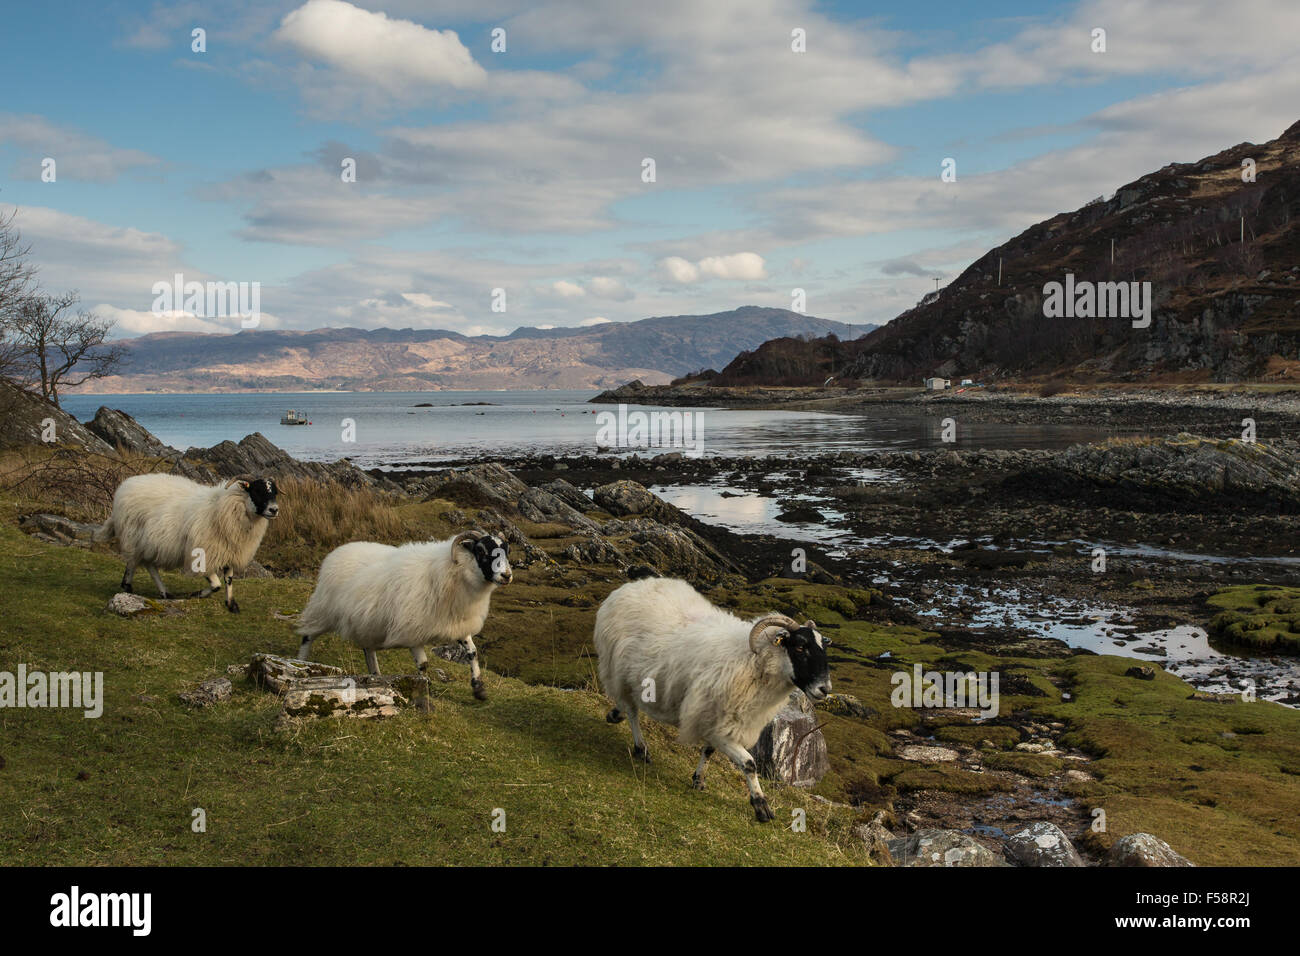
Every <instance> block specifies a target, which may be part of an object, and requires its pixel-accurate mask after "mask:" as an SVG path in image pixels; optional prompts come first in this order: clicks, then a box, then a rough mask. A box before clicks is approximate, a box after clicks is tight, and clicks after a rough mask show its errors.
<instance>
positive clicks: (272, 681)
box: [246, 654, 343, 694]
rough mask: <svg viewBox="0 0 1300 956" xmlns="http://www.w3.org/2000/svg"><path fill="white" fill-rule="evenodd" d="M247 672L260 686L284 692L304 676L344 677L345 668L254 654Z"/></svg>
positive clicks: (273, 655) (279, 692) (272, 655)
mask: <svg viewBox="0 0 1300 956" xmlns="http://www.w3.org/2000/svg"><path fill="white" fill-rule="evenodd" d="M246 673H247V674H248V676H249V677H251V678H252V679H253V681H254V682H256V683H257V684H259V685H260V686H263V687H266V688H267V689H269V690H273V691H275V692H276V693H277V694H284V693H287V692H288V691H289V690H290V688H291V685H292V684H293V682H294V681H296V680H301V679H303V678H304V677H342V676H343V668H341V667H332V666H330V665H329V664H317V663H314V662H312V661H299V660H294V659H293V658H290V657H278V656H276V655H275V654H254V655H253V660H252V661H251V662H250V663H249V665H248V667H247V668H246Z"/></svg>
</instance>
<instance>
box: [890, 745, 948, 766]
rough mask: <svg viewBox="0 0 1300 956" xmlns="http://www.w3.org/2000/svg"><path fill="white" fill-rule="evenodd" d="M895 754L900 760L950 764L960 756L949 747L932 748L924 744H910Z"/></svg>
mask: <svg viewBox="0 0 1300 956" xmlns="http://www.w3.org/2000/svg"><path fill="white" fill-rule="evenodd" d="M895 753H896V754H897V755H898V758H899V759H900V760H914V761H916V762H917V763H948V762H951V761H953V760H956V759H957V758H958V757H959V756H960V754H958V753H957V751H955V750H952V749H950V748H948V747H930V746H926V745H924V744H908V745H907V746H906V747H899V748H898V750H897V751H895Z"/></svg>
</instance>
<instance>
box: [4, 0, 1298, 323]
mask: <svg viewBox="0 0 1300 956" xmlns="http://www.w3.org/2000/svg"><path fill="white" fill-rule="evenodd" d="M196 27H197V28H202V29H203V30H205V31H206V50H204V51H203V52H195V51H193V50H192V49H191V45H192V30H193V29H194V28H196ZM495 28H501V29H504V30H505V37H506V50H505V51H504V52H494V51H493V50H492V49H491V46H490V44H491V32H492V30H493V29H495ZM1096 28H1101V29H1104V30H1105V31H1106V36H1105V41H1106V49H1105V51H1104V52H1098V51H1096V50H1094V49H1093V48H1092V47H1093V45H1094V41H1093V37H1092V31H1093V30H1094V29H1096ZM795 29H802V30H804V31H805V32H806V51H805V52H801V53H797V52H794V51H793V50H792V49H791V31H792V30H795ZM6 33H7V35H8V36H10V37H11V38H17V40H18V42H16V43H11V44H9V45H8V48H7V51H6V57H5V58H4V61H3V65H0V73H3V74H4V79H5V80H6V81H7V83H6V85H7V88H8V89H10V90H14V91H17V92H18V95H17V96H16V97H12V98H11V99H10V101H9V108H8V109H7V110H5V109H0V212H6V211H8V210H10V209H13V208H16V210H17V219H16V223H17V225H18V227H19V228H20V229H21V231H22V233H23V236H24V238H25V239H26V240H28V241H29V242H31V244H32V246H33V256H34V259H35V261H36V262H37V263H38V264H39V265H40V269H41V271H40V279H41V281H42V283H43V284H44V285H45V286H46V287H47V288H48V289H50V290H51V291H55V290H62V289H66V288H76V289H79V290H80V292H81V294H82V299H83V303H84V304H85V305H87V306H89V307H92V308H94V309H95V310H96V311H99V312H101V313H102V314H105V315H108V316H110V317H112V318H115V319H116V320H117V321H118V323H119V331H120V333H121V334H124V335H131V334H140V333H144V332H152V331H167V330H175V329H196V330H201V331H235V330H237V328H238V319H237V318H226V317H221V316H205V315H195V314H186V313H182V312H176V311H156V310H155V309H154V308H153V304H154V295H153V293H152V287H153V284H154V283H155V282H159V281H170V280H171V277H172V276H173V275H174V274H175V273H178V272H179V273H182V274H183V275H184V276H185V278H186V279H187V280H197V281H236V282H238V281H244V282H258V283H260V286H261V307H262V312H263V324H264V325H265V326H268V327H283V328H315V327H319V326H325V325H356V326H362V327H378V326H390V327H396V328H403V327H416V328H450V329H455V330H458V331H463V332H467V333H471V334H476V333H492V334H501V333H505V332H509V331H511V330H512V329H514V328H516V327H518V326H521V325H560V326H567V325H579V324H583V323H595V322H599V321H606V320H608V321H627V320H631V319H636V318H643V317H645V316H649V315H670V314H682V313H702V312H713V311H719V310H724V309H728V308H732V307H735V306H737V305H742V304H758V305H771V306H782V307H788V306H789V305H790V303H791V293H792V290H793V289H795V288H802V289H804V290H806V295H807V310H808V311H809V312H810V313H812V314H815V315H821V316H824V317H827V318H835V319H839V320H841V321H847V322H884V321H887V320H888V319H890V318H892V317H893V316H895V315H897V314H898V313H899V312H900V311H902V310H903V309H906V308H908V307H910V306H911V305H912V304H913V303H914V302H915V301H916V300H917V299H918V298H919V297H920V296H921V295H923V294H924V293H925V292H926V291H928V290H930V289H933V288H934V280H935V278H938V279H939V280H940V282H942V281H945V280H946V279H950V278H952V277H953V276H955V275H956V274H957V273H958V272H960V271H961V269H962V268H964V267H965V265H967V264H968V263H969V262H970V261H971V260H972V259H974V258H976V257H977V256H979V255H980V254H981V253H982V252H983V251H984V250H985V249H987V248H988V247H990V246H992V245H996V244H998V243H1000V242H1002V241H1004V240H1005V239H1007V238H1008V237H1010V236H1012V235H1014V234H1016V233H1018V232H1019V231H1021V230H1022V229H1024V228H1025V227H1026V226H1028V225H1030V224H1032V223H1033V222H1036V221H1038V220H1040V219H1042V218H1045V217H1047V216H1050V215H1053V214H1055V213H1057V212H1060V211H1062V210H1065V209H1071V208H1075V207H1077V206H1079V205H1081V204H1082V203H1084V202H1086V201H1087V200H1089V199H1091V198H1093V197H1094V196H1097V195H1101V194H1109V193H1111V192H1113V191H1114V189H1115V188H1116V187H1117V186H1119V185H1122V184H1123V183H1125V182H1128V181H1130V180H1132V179H1134V178H1136V177H1137V176H1139V175H1142V174H1143V173H1145V172H1149V171H1151V170H1153V169H1156V168H1158V167H1160V166H1162V165H1164V164H1166V163H1168V162H1172V161H1189V160H1194V159H1198V158H1200V157H1202V156H1204V155H1207V154H1210V153H1214V152H1217V151H1218V150H1220V149H1222V148H1225V147H1227V146H1229V145H1233V144H1236V143H1238V142H1241V141H1243V140H1253V141H1256V142H1261V141H1263V140H1266V139H1270V138H1272V137H1274V136H1276V135H1277V134H1278V133H1280V132H1281V131H1282V130H1283V129H1284V128H1286V127H1287V126H1289V125H1290V124H1291V123H1293V122H1295V121H1296V120H1297V119H1300V115H1298V114H1300V107H1297V106H1296V105H1295V104H1300V52H1298V48H1297V46H1296V44H1295V43H1294V37H1295V36H1297V35H1300V4H1296V3H1294V0H1246V2H1240V3H1234V4H1232V5H1230V6H1229V5H1225V4H1222V3H1221V2H1211V0H1180V2H1160V0H1094V2H1082V3H1062V4H1055V5H1052V4H1044V3H1020V2H984V3H979V4H971V3H958V2H939V3H925V4H918V3H914V2H911V3H881V4H871V5H870V6H867V5H863V4H851V3H809V2H802V0H744V2H740V0H711V2H709V3H707V4H701V3H699V2H696V0H664V2H660V3H655V4H645V3H643V2H628V3H623V2H605V3H598V2H581V0H541V2H514V0H473V2H471V0H453V2H448V3H437V2H410V0H397V2H391V3H357V4H351V3H345V2H342V0H306V2H299V0H287V2H278V0H271V2H257V3H243V2H223V3H206V2H203V0H191V2H182V3H175V4H171V3H159V4H149V3H141V4H136V3H116V4H102V3H84V4H83V3H57V2H56V3H51V4H43V5H29V6H27V7H21V8H17V7H16V8H13V9H10V10H8V11H7V12H6ZM348 157H350V158H352V159H355V161H356V165H357V171H358V176H357V181H356V182H354V183H345V182H343V181H342V178H341V176H340V170H341V165H340V164H341V162H342V161H343V159H344V158H348ZM646 157H652V158H654V160H655V163H656V173H657V176H656V181H655V182H654V183H645V182H643V181H642V178H641V163H642V160H643V159H644V158H646ZM947 157H952V158H953V159H955V160H956V162H957V180H956V181H955V182H950V183H945V182H941V181H940V177H939V173H940V164H941V162H942V161H943V160H944V159H945V158H947ZM47 158H49V159H53V160H54V161H55V164H56V165H55V171H56V176H55V179H54V181H53V182H47V181H43V180H42V178H41V174H42V162H43V160H45V159H47ZM495 288H504V289H505V290H506V294H507V300H506V301H507V311H506V312H505V313H500V312H493V311H492V310H491V302H492V290H493V289H495Z"/></svg>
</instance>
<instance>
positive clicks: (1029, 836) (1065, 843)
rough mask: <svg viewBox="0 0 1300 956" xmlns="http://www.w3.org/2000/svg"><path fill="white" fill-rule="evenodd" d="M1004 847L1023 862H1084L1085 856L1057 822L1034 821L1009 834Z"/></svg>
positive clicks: (1040, 863) (1012, 856)
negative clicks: (1080, 853) (1082, 855)
mask: <svg viewBox="0 0 1300 956" xmlns="http://www.w3.org/2000/svg"><path fill="white" fill-rule="evenodd" d="M1003 850H1004V852H1005V853H1006V855H1007V856H1009V857H1010V858H1011V859H1012V860H1014V861H1015V862H1016V863H1019V864H1020V865H1021V866H1083V865H1084V863H1083V857H1081V856H1079V852H1078V851H1077V850H1076V849H1075V848H1074V844H1073V843H1071V842H1070V838H1069V837H1068V836H1066V835H1065V833H1064V832H1062V830H1061V828H1060V827H1058V826H1057V825H1056V824H1055V823H1046V822H1043V823H1031V824H1029V826H1027V827H1025V828H1024V829H1023V830H1019V831H1017V832H1016V833H1013V834H1012V835H1011V836H1009V837H1007V839H1006V841H1005V843H1004V846H1003Z"/></svg>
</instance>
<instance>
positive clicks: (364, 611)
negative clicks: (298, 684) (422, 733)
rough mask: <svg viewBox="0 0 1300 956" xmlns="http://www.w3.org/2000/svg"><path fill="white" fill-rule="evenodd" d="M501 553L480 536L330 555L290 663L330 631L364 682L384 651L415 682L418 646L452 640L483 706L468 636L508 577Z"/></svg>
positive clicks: (363, 544) (359, 545)
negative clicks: (406, 667) (411, 661)
mask: <svg viewBox="0 0 1300 956" xmlns="http://www.w3.org/2000/svg"><path fill="white" fill-rule="evenodd" d="M508 550H509V546H508V545H507V544H506V542H505V541H504V540H503V539H501V538H499V537H497V536H496V535H489V534H484V533H483V532H481V531H465V532H462V533H461V534H458V535H456V537H454V538H451V539H450V540H447V541H426V542H418V543H411V544H404V545H401V546H400V547H393V546H392V545H387V544H376V543H374V542H371V541H354V542H352V543H351V544H345V545H343V546H341V547H338V548H335V549H334V550H333V551H331V552H330V553H329V554H328V555H326V556H325V560H324V561H323V562H321V566H320V574H319V575H318V576H317V578H316V589H315V590H314V591H313V592H312V595H311V599H310V600H309V601H308V602H307V606H306V607H305V608H304V609H303V612H302V617H301V618H300V621H299V627H298V634H299V635H300V636H301V637H302V644H301V646H300V647H299V648H298V659H299V660H304V661H305V660H307V659H308V657H309V656H310V654H311V644H312V641H314V640H315V639H316V638H317V637H319V636H320V635H321V634H324V633H325V632H326V631H335V632H337V633H338V634H339V635H340V636H342V637H343V638H344V639H345V640H348V641H351V642H352V643H353V644H356V645H357V646H358V647H360V648H361V649H362V650H363V651H365V655H366V666H367V667H368V668H370V673H372V674H378V673H379V660H378V658H377V657H376V655H375V652H376V651H379V650H386V649H388V648H392V647H405V648H409V649H410V651H411V656H412V657H414V658H415V663H416V666H417V667H418V668H419V669H420V673H422V674H423V673H424V671H425V669H426V667H427V666H428V662H429V658H428V655H427V654H426V653H425V650H424V645H425V644H427V643H429V642H430V641H433V640H436V639H439V638H441V639H445V640H455V641H458V642H459V643H460V645H461V647H462V648H464V650H465V653H466V654H467V655H468V658H469V669H470V686H471V687H472V688H473V690H474V696H475V697H477V698H478V699H479V700H486V699H487V693H486V691H485V690H484V688H483V678H482V676H481V673H480V671H479V662H478V648H476V647H475V646H474V635H475V634H477V633H479V631H480V630H482V628H483V621H484V620H485V619H486V618H487V613H488V602H489V601H490V599H491V597H492V592H493V590H494V589H495V588H496V587H497V585H499V584H509V583H510V580H511V578H512V577H513V572H512V571H511V568H510V561H509V559H508V557H507V551H508Z"/></svg>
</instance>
